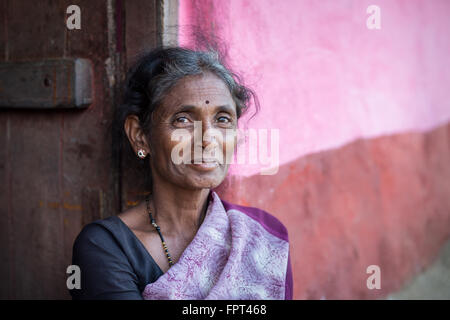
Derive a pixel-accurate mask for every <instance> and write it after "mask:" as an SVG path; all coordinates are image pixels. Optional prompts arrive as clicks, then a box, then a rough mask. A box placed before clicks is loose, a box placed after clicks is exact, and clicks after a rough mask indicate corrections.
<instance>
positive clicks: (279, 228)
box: [221, 200, 289, 242]
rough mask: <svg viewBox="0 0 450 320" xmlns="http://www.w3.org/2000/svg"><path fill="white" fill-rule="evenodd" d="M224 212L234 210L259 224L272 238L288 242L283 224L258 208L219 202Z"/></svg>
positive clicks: (223, 201)
mask: <svg viewBox="0 0 450 320" xmlns="http://www.w3.org/2000/svg"><path fill="white" fill-rule="evenodd" d="M221 201H222V204H223V206H224V208H225V210H226V211H230V210H236V211H239V212H241V213H244V214H246V215H247V216H249V217H250V218H252V219H254V220H256V221H257V222H258V223H260V224H261V225H262V226H263V227H264V229H266V230H267V231H268V232H269V233H271V234H273V235H274V236H276V237H278V238H280V239H282V240H285V241H287V242H289V237H288V231H287V228H286V227H285V226H284V224H283V223H282V222H281V221H280V220H279V219H278V218H277V217H275V216H274V215H272V214H270V213H269V212H267V211H264V210H262V209H260V208H256V207H249V206H243V205H239V204H234V203H230V202H228V201H225V200H221Z"/></svg>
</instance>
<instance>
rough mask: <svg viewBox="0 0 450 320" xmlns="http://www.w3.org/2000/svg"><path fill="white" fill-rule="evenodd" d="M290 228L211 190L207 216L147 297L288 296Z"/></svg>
mask: <svg viewBox="0 0 450 320" xmlns="http://www.w3.org/2000/svg"><path fill="white" fill-rule="evenodd" d="M292 289H293V287H292V270H291V263H290V254H289V241H288V233H287V230H286V228H285V227H284V225H283V224H282V223H281V222H280V221H279V220H278V219H277V218H275V217H274V216H272V215H270V214H269V213H267V212H265V211H263V210H260V209H257V208H251V207H244V206H239V205H234V204H230V203H228V202H226V201H223V200H221V199H220V198H219V196H218V195H217V193H216V192H214V191H213V190H211V192H210V194H209V197H208V208H207V211H206V215H205V218H204V220H203V222H202V224H201V226H200V228H199V230H198V231H197V234H196V235H195V237H194V239H193V240H192V241H191V243H190V244H189V245H188V246H187V248H186V249H185V251H184V252H183V253H182V255H181V257H180V258H179V260H178V261H177V262H176V263H175V264H174V265H173V266H172V267H171V268H170V269H169V270H168V271H167V272H166V273H164V274H163V275H162V276H160V277H159V278H158V279H157V280H156V281H155V282H152V283H149V284H147V286H146V287H145V289H144V291H143V292H142V296H143V298H144V299H147V300H167V299H176V300H199V299H206V300H255V299H257V300H265V299H270V300H282V299H286V300H290V299H292Z"/></svg>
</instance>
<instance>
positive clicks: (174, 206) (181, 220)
mask: <svg viewBox="0 0 450 320" xmlns="http://www.w3.org/2000/svg"><path fill="white" fill-rule="evenodd" d="M209 192H210V189H194V190H186V189H182V188H179V187H177V186H174V185H169V184H167V183H165V182H163V181H155V184H154V186H153V188H152V195H151V201H150V210H152V215H153V217H154V219H155V220H156V223H157V224H158V225H160V226H161V229H163V230H164V231H163V232H165V233H166V234H170V235H186V234H189V233H191V232H192V233H194V234H195V233H196V232H197V230H198V229H199V228H200V225H201V224H202V222H203V218H204V216H205V214H206V208H207V205H208V203H207V200H208V195H209ZM162 226H164V228H163V227H162Z"/></svg>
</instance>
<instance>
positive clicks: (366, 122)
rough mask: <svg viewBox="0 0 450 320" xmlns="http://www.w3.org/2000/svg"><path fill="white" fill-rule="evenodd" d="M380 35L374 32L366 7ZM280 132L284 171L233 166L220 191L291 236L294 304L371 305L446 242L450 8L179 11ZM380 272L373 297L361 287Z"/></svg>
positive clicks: (412, 4)
mask: <svg viewBox="0 0 450 320" xmlns="http://www.w3.org/2000/svg"><path fill="white" fill-rule="evenodd" d="M373 4H375V5H378V6H379V7H380V9H381V29H380V30H369V29H368V28H367V27H366V19H367V18H368V16H369V14H367V13H366V8H367V7H368V6H369V5H373ZM179 9H180V10H179V23H180V26H181V33H180V39H179V40H180V43H181V44H182V45H190V44H191V39H190V38H189V37H188V36H187V33H186V32H184V30H185V26H187V25H198V26H200V27H201V28H203V30H205V31H208V32H209V31H212V32H213V33H215V34H216V35H219V36H220V37H222V38H223V39H224V41H225V43H226V44H227V45H228V46H229V61H228V62H229V63H230V64H231V65H232V66H233V67H234V68H235V69H236V70H237V71H239V72H240V73H241V74H242V75H243V76H244V79H245V82H246V83H247V84H248V85H250V86H251V87H252V88H254V89H255V90H256V92H257V94H258V96H259V99H260V102H261V107H262V110H261V112H260V113H259V114H258V116H257V117H256V118H254V119H252V120H251V121H250V122H249V127H251V128H266V129H271V128H273V129H279V133H280V150H279V152H280V166H279V171H278V172H277V173H276V174H274V175H270V176H263V175H260V174H259V169H260V167H258V166H254V165H253V166H252V165H235V166H234V167H233V168H232V170H231V173H230V177H229V178H228V179H227V180H226V181H225V182H224V183H223V184H222V185H221V187H220V188H219V189H220V191H221V194H222V196H223V197H224V198H225V199H227V200H229V201H232V202H236V203H240V204H244V205H250V206H257V207H260V208H262V209H265V210H267V211H268V212H271V213H272V214H274V215H275V216H276V217H278V218H279V219H280V220H281V221H282V222H283V223H284V224H285V225H286V226H287V228H288V231H289V236H290V243H291V253H292V262H293V273H294V298H295V299H328V298H335V299H336V298H337V299H341V298H344V299H346V298H363V299H365V298H380V297H386V296H387V295H388V294H390V293H392V292H394V291H396V290H400V289H401V288H403V287H404V286H405V285H406V284H407V283H408V281H410V280H411V279H412V278H413V277H414V276H416V275H417V274H420V272H422V271H423V270H424V269H425V268H427V267H428V266H429V265H430V264H431V263H432V262H433V261H434V260H435V259H436V256H437V254H438V251H439V249H440V248H441V247H442V245H443V243H444V242H445V241H447V240H448V239H449V238H450V166H449V163H450V124H449V122H448V121H449V119H450V99H449V97H448V92H450V91H449V89H450V59H449V58H448V57H449V56H450V36H449V31H450V19H449V18H448V13H449V12H450V1H446V0H442V1H438V0H429V1H421V0H409V1H406V0H389V1H383V0H375V1H365V0H354V1H350V0H333V1H331V0H330V1H325V0H322V1H306V0H304V1H300V0H283V1H269V0H253V1H250V0H247V1H244V0H241V1H237V0H224V1H213V0H180V8H179ZM369 265H378V266H380V268H381V272H382V288H381V290H369V289H368V288H367V286H366V279H367V277H368V275H367V274H366V268H367V266H369Z"/></svg>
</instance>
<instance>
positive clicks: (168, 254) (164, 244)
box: [145, 196, 173, 267]
mask: <svg viewBox="0 0 450 320" xmlns="http://www.w3.org/2000/svg"><path fill="white" fill-rule="evenodd" d="M145 201H146V202H147V212H148V215H149V217H150V223H151V224H152V225H153V226H154V227H155V229H156V231H158V234H159V237H160V238H161V242H162V246H163V249H164V253H165V254H166V256H167V260H168V261H169V266H170V267H171V266H173V261H172V257H171V256H170V253H169V249H167V245H166V242H165V241H164V238H163V236H162V234H161V228H160V227H159V226H158V225H157V224H156V222H155V219H153V216H152V213H151V211H150V204H149V196H147V198H146V199H145Z"/></svg>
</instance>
